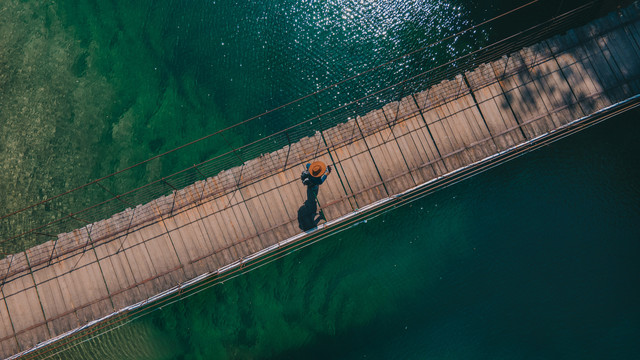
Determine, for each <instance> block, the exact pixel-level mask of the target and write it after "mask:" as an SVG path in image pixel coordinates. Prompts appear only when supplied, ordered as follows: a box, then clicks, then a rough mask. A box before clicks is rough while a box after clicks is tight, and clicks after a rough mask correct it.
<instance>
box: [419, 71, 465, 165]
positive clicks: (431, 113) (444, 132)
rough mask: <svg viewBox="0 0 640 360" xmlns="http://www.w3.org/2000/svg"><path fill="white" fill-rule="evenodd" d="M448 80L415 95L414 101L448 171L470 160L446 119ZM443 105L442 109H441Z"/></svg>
mask: <svg viewBox="0 0 640 360" xmlns="http://www.w3.org/2000/svg"><path fill="white" fill-rule="evenodd" d="M447 84H450V82H448V81H443V82H442V83H440V84H438V85H435V86H433V87H431V88H430V89H428V90H425V91H422V92H420V93H418V94H416V95H415V99H416V103H417V104H418V107H419V108H420V112H421V114H422V118H423V119H424V121H425V123H426V124H427V125H426V126H427V129H428V131H429V133H430V135H431V137H432V138H433V141H434V146H435V147H436V148H437V150H438V152H439V154H440V155H441V157H442V159H443V162H444V165H445V167H446V168H447V169H448V171H452V170H455V169H458V168H460V167H462V166H464V165H465V164H467V163H469V162H470V161H471V160H470V159H469V158H468V155H467V154H465V153H463V152H462V150H463V149H461V148H460V147H459V146H458V145H457V144H458V143H460V141H459V140H458V139H456V134H455V132H454V131H453V130H452V129H451V126H450V124H449V122H448V121H446V113H447V109H446V104H445V100H446V99H445V96H447V95H446V94H447V93H449V91H448V90H446V89H445V87H446V86H448V85H447ZM443 107H444V109H442V108H443Z"/></svg>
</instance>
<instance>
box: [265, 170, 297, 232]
mask: <svg viewBox="0 0 640 360" xmlns="http://www.w3.org/2000/svg"><path fill="white" fill-rule="evenodd" d="M260 185H261V186H262V191H263V194H265V198H266V199H267V200H268V202H267V204H266V205H267V206H268V207H269V211H271V212H272V213H273V216H274V218H275V221H276V226H278V230H279V232H280V237H279V238H278V241H281V240H284V239H288V238H290V237H291V236H293V235H295V234H297V233H298V232H299V230H298V229H297V226H295V225H294V223H293V222H294V221H295V220H296V217H297V216H291V214H290V213H289V211H294V210H295V209H296V207H295V205H294V208H292V209H287V206H289V204H291V201H288V202H285V200H284V199H285V198H288V196H289V194H288V193H285V192H286V190H285V189H283V188H281V187H280V186H279V181H277V175H273V176H270V177H267V178H265V179H264V180H262V181H260ZM267 189H268V190H267Z"/></svg>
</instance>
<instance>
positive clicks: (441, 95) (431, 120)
mask: <svg viewBox="0 0 640 360" xmlns="http://www.w3.org/2000/svg"><path fill="white" fill-rule="evenodd" d="M418 95H419V97H418V98H417V100H419V102H418V104H420V103H425V104H431V105H430V107H432V110H429V111H426V112H425V111H423V116H424V118H425V120H426V121H427V126H428V127H429V129H430V130H431V134H432V135H433V137H434V140H435V144H436V145H437V146H438V149H439V150H440V153H441V154H442V156H443V157H444V161H445V164H446V166H447V168H448V169H458V168H460V167H463V166H465V165H467V164H470V163H471V162H473V161H475V160H478V159H479V158H482V157H483V154H484V153H483V151H484V150H483V149H484V148H483V147H480V146H474V145H476V144H478V142H479V140H481V139H483V138H485V139H486V138H487V137H489V134H488V131H487V130H486V126H485V129H481V128H480V127H479V126H480V124H478V123H477V122H475V121H476V119H475V118H474V119H473V121H474V122H470V121H469V120H468V119H467V116H466V114H465V112H467V111H473V110H470V109H471V107H470V106H469V105H468V104H467V102H466V101H465V100H464V98H465V96H467V95H466V86H465V85H464V84H463V82H462V80H461V79H460V78H457V79H455V80H452V81H448V80H447V81H443V82H441V83H440V84H438V85H435V86H434V87H432V89H431V91H430V92H429V94H427V96H429V97H430V98H431V99H430V100H427V101H424V100H422V101H421V99H420V97H421V96H424V95H421V94H418ZM451 99H455V100H451ZM457 102H463V105H464V107H461V106H460V105H458V104H456V103H457ZM476 112H477V110H476ZM482 125H483V126H484V124H482Z"/></svg>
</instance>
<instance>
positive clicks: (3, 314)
mask: <svg viewBox="0 0 640 360" xmlns="http://www.w3.org/2000/svg"><path fill="white" fill-rule="evenodd" d="M0 339H4V340H0V356H2V357H3V358H8V357H9V356H11V355H13V354H15V353H17V352H19V351H20V348H19V347H18V340H17V339H16V337H15V334H14V332H13V325H12V324H11V319H10V318H9V310H7V303H6V302H5V301H4V297H3V298H2V299H1V300H0Z"/></svg>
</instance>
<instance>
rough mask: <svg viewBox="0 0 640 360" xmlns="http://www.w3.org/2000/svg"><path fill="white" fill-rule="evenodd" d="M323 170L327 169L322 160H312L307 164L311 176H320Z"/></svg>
mask: <svg viewBox="0 0 640 360" xmlns="http://www.w3.org/2000/svg"><path fill="white" fill-rule="evenodd" d="M325 170H327V165H325V164H324V163H323V162H322V161H314V162H312V163H311V166H309V173H310V174H311V176H313V177H320V176H322V175H323V174H324V172H325Z"/></svg>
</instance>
